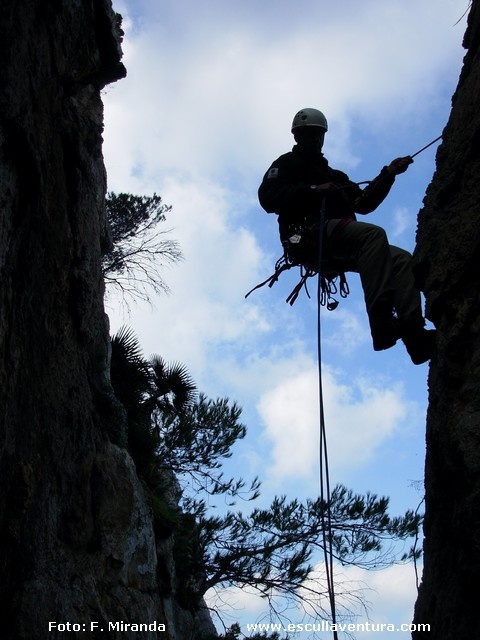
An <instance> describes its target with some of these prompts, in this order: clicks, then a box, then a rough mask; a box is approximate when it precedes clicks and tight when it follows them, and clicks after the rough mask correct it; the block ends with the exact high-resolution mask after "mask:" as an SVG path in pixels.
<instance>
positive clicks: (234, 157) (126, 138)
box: [106, 0, 464, 180]
mask: <svg viewBox="0 0 480 640" xmlns="http://www.w3.org/2000/svg"><path fill="white" fill-rule="evenodd" d="M303 4H304V5H305V8H304V10H303V11H300V10H299V7H297V6H296V5H295V6H294V5H291V4H290V3H288V4H287V3H275V9H274V10H273V9H271V8H270V9H269V8H263V9H258V8H256V9H255V12H254V14H252V13H250V11H248V10H247V9H245V10H244V11H238V10H235V9H232V7H231V5H228V8H226V6H224V3H215V6H216V11H215V13H214V15H213V16H211V18H212V19H211V21H209V22H207V19H208V16H209V15H210V14H209V12H205V11H204V5H198V4H196V3H190V2H180V3H175V4H173V3H169V2H167V3H164V7H163V8H162V10H161V11H160V12H159V14H158V15H156V11H155V9H154V8H149V13H150V16H149V18H150V19H149V20H145V21H144V22H143V23H142V24H141V25H140V27H139V28H138V29H137V30H134V29H130V31H127V38H126V43H125V45H124V48H125V52H126V55H125V63H126V66H127V68H128V76H127V79H126V80H124V81H122V83H120V84H119V85H118V86H116V87H115V89H114V90H112V91H110V92H108V93H107V96H106V111H107V117H108V123H109V126H108V130H107V131H106V143H107V144H106V146H107V154H108V156H109V166H110V170H112V168H113V167H116V172H117V170H118V171H122V164H123V172H124V173H128V167H125V166H124V163H125V160H126V157H128V158H129V161H130V163H133V164H137V166H138V167H139V168H143V171H144V172H145V173H146V174H149V175H150V177H151V178H153V177H154V175H155V172H161V171H164V170H165V169H166V168H169V169H170V170H175V171H180V172H182V173H187V174H190V173H192V172H196V171H200V172H202V173H209V174H214V175H215V176H216V177H217V179H219V180H222V177H223V178H224V177H225V170H226V169H235V170H236V171H237V172H238V173H239V174H240V175H242V174H245V173H247V174H248V175H258V173H259V172H260V171H263V170H264V169H266V167H267V166H268V163H269V162H270V161H271V160H272V159H273V158H274V157H275V154H279V153H281V152H282V151H284V150H287V149H288V147H289V146H291V144H292V139H291V136H290V133H289V125H290V122H291V119H292V117H293V114H294V113H295V112H296V111H297V109H299V108H302V107H304V106H309V105H310V106H319V107H321V108H322V109H324V110H325V112H326V114H327V116H328V118H329V120H330V122H331V133H330V135H329V136H328V139H327V143H326V144H327V147H328V152H329V155H330V157H331V159H332V160H334V161H338V160H341V161H342V162H343V163H344V164H346V165H347V166H348V165H350V166H352V165H353V164H355V163H356V162H358V158H357V157H356V156H355V155H353V154H352V152H351V149H350V134H351V130H352V124H353V121H355V124H356V125H357V126H358V120H359V118H360V119H361V121H362V127H365V126H367V127H372V128H373V129H374V130H377V131H378V130H380V129H381V128H382V127H384V126H388V127H390V128H391V127H392V125H394V126H395V128H396V129H398V130H399V131H404V132H405V133H406V132H408V131H409V129H411V128H412V127H411V124H412V120H413V118H414V113H416V116H415V117H416V118H418V115H419V113H421V112H422V113H423V116H425V115H427V114H428V111H429V109H431V108H432V103H433V102H434V101H435V99H436V94H437V92H438V91H439V90H440V88H439V87H441V86H442V82H445V79H446V78H448V72H449V71H451V73H452V76H453V77H454V78H455V76H456V72H457V69H456V68H455V63H456V61H457V60H459V59H460V57H461V49H460V40H461V38H460V34H459V33H458V32H457V31H456V30H455V29H454V28H453V26H452V25H453V22H454V21H455V20H454V18H456V17H459V16H460V15H461V13H462V12H463V10H464V3H463V2H461V1H460V0H455V1H453V0H443V1H442V2H441V3H440V4H439V3H436V5H435V9H433V8H432V5H431V2H430V0H419V1H417V2H415V3H413V2H411V3H408V2H407V3H405V1H404V0H396V1H395V2H389V3H385V2H380V1H374V2H369V3H367V4H366V3H363V4H361V5H359V4H358V3H356V2H355V3H352V2H343V3H337V5H335V7H336V8H333V7H329V10H328V13H327V14H326V13H325V10H324V7H322V5H321V4H318V3H313V2H305V3H303ZM177 5H178V6H183V8H184V9H183V10H182V13H181V16H180V15H179V11H178V6H177ZM119 10H122V5H120V6H119ZM272 12H273V13H275V15H272ZM132 13H133V9H132ZM237 13H238V15H237ZM127 15H128V9H127ZM186 16H187V17H186ZM305 16H308V19H305ZM272 23H273V24H275V26H276V27H277V28H278V31H277V33H278V36H277V37H271V24H272ZM127 27H128V21H127ZM280 33H281V37H280ZM427 33H428V47H426V46H425V37H426V34H427ZM455 51H458V53H457V54H455ZM118 148H121V149H122V150H123V152H122V153H120V154H117V153H115V149H118ZM125 151H126V154H125ZM117 163H118V164H117Z"/></svg>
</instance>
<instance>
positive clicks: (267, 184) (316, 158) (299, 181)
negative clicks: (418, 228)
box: [258, 145, 395, 241]
mask: <svg viewBox="0 0 480 640" xmlns="http://www.w3.org/2000/svg"><path fill="white" fill-rule="evenodd" d="M394 181H395V177H394V176H393V175H391V174H390V173H388V172H387V170H386V167H384V168H383V169H382V171H381V172H380V174H379V175H378V176H377V177H376V178H375V179H374V180H372V181H371V182H370V184H369V185H368V186H367V187H366V188H365V189H361V188H360V187H359V186H358V185H357V184H355V183H354V182H352V181H351V180H350V178H349V177H348V176H347V174H346V173H343V172H342V171H339V170H338V169H332V168H330V166H329V164H328V161H327V159H326V158H325V157H324V156H323V154H322V153H314V154H311V153H307V152H306V151H305V150H304V149H302V148H301V147H299V146H298V145H295V146H294V147H293V149H292V151H290V152H289V153H285V154H284V155H282V156H280V157H279V158H277V160H275V161H274V162H273V163H272V164H271V166H270V168H269V169H268V171H267V172H266V173H265V175H264V177H263V181H262V184H261V185H260V188H259V190H258V198H259V201H260V204H261V206H262V207H263V209H265V211H267V213H276V214H278V218H279V219H278V222H279V226H280V237H281V239H282V241H285V240H286V238H287V237H289V235H291V234H292V233H294V232H295V229H296V228H297V227H298V226H299V225H301V226H302V225H303V226H305V224H306V225H307V226H309V227H311V226H312V224H314V223H315V222H318V220H319V218H320V210H321V206H322V202H323V198H324V197H326V201H325V219H326V220H328V219H332V218H335V219H343V220H344V222H345V223H348V221H350V220H355V219H356V216H355V214H356V213H360V214H366V213H370V212H371V211H374V210H375V209H376V208H377V207H378V206H379V204H380V203H381V202H382V201H383V200H384V199H385V197H386V196H387V194H388V192H389V191H390V189H391V187H392V185H393V183H394ZM326 182H334V183H335V184H336V185H338V186H339V187H341V189H339V190H338V191H323V192H322V191H314V190H313V189H312V188H311V186H312V185H319V184H323V183H326Z"/></svg>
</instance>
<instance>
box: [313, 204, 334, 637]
mask: <svg viewBox="0 0 480 640" xmlns="http://www.w3.org/2000/svg"><path fill="white" fill-rule="evenodd" d="M325 205H326V198H325V197H324V198H323V201H322V206H321V209H320V226H319V243H318V245H319V250H318V251H319V256H318V258H319V264H322V253H323V233H324V225H325ZM323 296H324V290H323V283H322V274H321V272H320V273H319V274H318V286H317V307H318V311H317V360H318V396H319V413H320V445H319V449H320V451H319V458H320V472H319V473H320V502H321V505H322V538H323V557H324V564H325V575H326V578H327V590H328V599H329V603H330V612H331V616H332V625H336V620H337V616H336V605H335V585H334V579H333V534H332V512H331V505H330V501H331V493H330V471H329V468H328V450H327V435H326V427H325V411H324V405H323V383H322V332H321V322H320V315H321V308H322V298H323ZM334 629H335V627H334ZM333 638H334V640H337V639H338V635H337V631H336V630H334V631H333Z"/></svg>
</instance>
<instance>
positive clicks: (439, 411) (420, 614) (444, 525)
mask: <svg viewBox="0 0 480 640" xmlns="http://www.w3.org/2000/svg"><path fill="white" fill-rule="evenodd" d="M464 44H465V46H466V48H467V49H468V52H467V54H466V57H465V61H464V67H463V70H462V73H461V76H460V80H459V84H458V88H457V91H456V93H455V95H454V98H453V105H452V112H451V117H450V119H449V122H448V124H447V127H446V128H445V131H444V139H443V144H442V145H441V147H440V148H439V151H438V154H437V169H436V173H435V175H434V178H433V181H432V183H431V185H430V187H429V189H428V192H427V195H426V198H425V202H424V208H423V209H422V211H421V212H420V216H419V226H418V234H417V250H416V259H417V261H418V268H417V273H418V278H419V283H420V284H421V287H422V288H423V290H424V291H425V294H426V298H427V315H428V316H429V317H430V318H431V319H432V320H433V321H434V322H435V324H436V325H437V327H438V344H437V354H436V356H435V358H434V359H433V360H432V363H431V368H430V377H429V409H428V416H427V456H426V470H425V484H426V519H425V544H424V554H425V560H424V561H425V568H424V576H423V582H422V585H421V589H420V593H419V596H418V601H417V604H416V611H415V622H418V623H428V624H431V625H432V628H431V631H430V633H427V632H425V633H419V632H416V633H414V634H413V637H414V638H421V637H422V638H423V637H425V638H426V637H428V638H435V640H454V639H455V640H467V639H468V640H470V639H471V638H478V637H480V622H479V618H478V614H477V608H478V604H477V600H478V597H477V596H478V575H479V573H480V383H479V381H480V266H479V265H480V188H479V184H480V109H479V96H480V5H479V2H478V0H474V1H473V4H472V8H471V12H470V16H469V23H468V29H467V32H466V35H465V41H464Z"/></svg>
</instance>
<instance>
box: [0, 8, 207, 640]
mask: <svg viewBox="0 0 480 640" xmlns="http://www.w3.org/2000/svg"><path fill="white" fill-rule="evenodd" d="M120 36H121V32H120V21H119V17H118V16H117V15H115V14H114V13H113V11H112V7H111V4H110V0H76V1H74V2H73V1H72V2H63V1H61V0H25V1H24V2H14V1H13V0H5V1H2V3H1V4H0V483H1V487H2V489H1V493H0V576H1V578H0V630H1V632H0V635H1V636H2V638H3V639H5V640H32V639H33V638H35V639H38V640H42V639H43V638H45V639H46V638H49V639H52V638H57V637H64V634H63V633H62V632H61V627H59V626H58V625H59V624H64V625H66V624H68V623H69V624H70V625H73V624H76V625H78V626H77V627H76V629H77V630H78V633H70V634H69V637H79V638H80V637H81V638H95V637H101V638H134V637H135V638H137V639H138V638H156V637H157V633H156V632H155V631H153V630H152V629H150V630H146V631H144V632H139V633H136V632H133V633H130V632H129V631H128V630H127V631H125V630H123V631H122V630H121V627H120V626H119V625H117V627H116V630H115V628H113V629H110V631H108V628H109V625H108V623H109V622H112V623H120V622H121V621H124V622H129V623H143V624H147V623H152V622H154V621H157V623H158V624H159V625H160V624H165V625H166V633H160V634H158V637H162V638H169V639H171V640H184V639H187V638H191V637H193V629H194V628H195V627H197V628H199V627H200V628H201V624H200V622H199V621H198V618H195V617H194V616H193V615H192V614H191V613H189V612H187V611H183V610H181V609H180V608H179V607H178V606H177V605H176V601H175V599H174V597H173V596H174V595H175V567H174V565H173V564H172V559H171V553H170V550H169V547H168V543H167V542H165V543H163V544H162V546H159V547H158V548H156V545H155V538H154V534H153V528H152V519H151V513H150V509H149V507H148V505H147V503H146V500H145V495H144V492H143V489H142V485H141V483H140V482H139V481H138V478H137V474H136V471H135V468H134V465H133V463H132V461H131V459H130V457H129V455H128V454H127V453H126V452H125V451H124V450H122V449H120V448H119V447H117V446H115V445H114V444H112V442H111V441H112V440H115V438H114V437H112V435H113V436H114V435H115V434H116V433H120V432H121V430H122V428H124V421H125V416H124V411H123V409H122V407H121V406H120V405H119V404H118V402H116V401H115V398H114V397H113V395H112V391H111V386H110V383H109V379H108V374H107V371H108V326H107V322H106V317H105V314H104V311H103V279H102V273H101V252H102V242H105V233H104V229H105V221H104V199H105V188H106V181H105V170H104V165H103V158H102V149H101V144H102V138H101V134H102V127H103V111H102V103H101V100H100V90H101V88H102V87H103V86H104V85H105V84H107V83H109V82H112V81H115V80H118V79H119V78H121V77H122V76H123V75H125V69H124V67H123V65H122V64H121V62H120V59H121V51H120ZM162 554H163V555H162ZM159 584H162V585H163V588H164V592H163V593H160V589H159ZM165 585H167V586H168V588H167V587H166V586H165ZM49 622H54V623H57V626H56V627H55V626H54V627H52V628H51V631H49ZM92 623H97V624H98V627H97V629H98V630H99V629H101V628H103V629H105V632H103V633H99V632H98V631H95V629H93V630H92ZM206 624H207V627H208V618H207V622H206ZM70 629H72V627H70Z"/></svg>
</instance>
